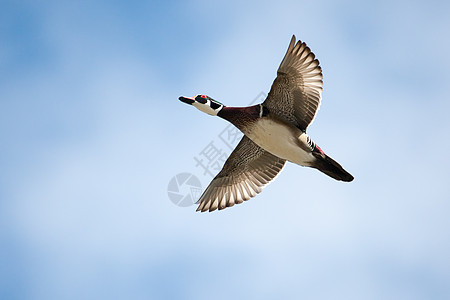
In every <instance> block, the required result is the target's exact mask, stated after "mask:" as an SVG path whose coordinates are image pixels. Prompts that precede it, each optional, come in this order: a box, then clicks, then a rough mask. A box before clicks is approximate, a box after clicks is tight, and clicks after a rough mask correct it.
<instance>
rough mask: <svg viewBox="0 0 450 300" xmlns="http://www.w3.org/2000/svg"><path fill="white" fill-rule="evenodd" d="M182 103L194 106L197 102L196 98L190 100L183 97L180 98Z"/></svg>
mask: <svg viewBox="0 0 450 300" xmlns="http://www.w3.org/2000/svg"><path fill="white" fill-rule="evenodd" d="M178 99H179V100H180V101H181V102H184V103H187V104H192V103H194V102H195V100H194V98H190V97H183V96H181V97H180V98H178Z"/></svg>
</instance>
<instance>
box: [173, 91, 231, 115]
mask: <svg viewBox="0 0 450 300" xmlns="http://www.w3.org/2000/svg"><path fill="white" fill-rule="evenodd" d="M178 99H180V100H181V102H184V103H187V104H190V105H192V106H194V107H196V108H198V109H199V110H201V111H202V112H205V113H207V114H208V115H212V116H217V114H218V113H219V111H220V110H221V109H222V108H223V107H224V106H225V105H223V104H222V103H220V102H219V101H216V100H214V99H213V98H211V97H209V96H206V95H197V96H195V97H192V98H190V97H183V96H181V97H180V98H178Z"/></svg>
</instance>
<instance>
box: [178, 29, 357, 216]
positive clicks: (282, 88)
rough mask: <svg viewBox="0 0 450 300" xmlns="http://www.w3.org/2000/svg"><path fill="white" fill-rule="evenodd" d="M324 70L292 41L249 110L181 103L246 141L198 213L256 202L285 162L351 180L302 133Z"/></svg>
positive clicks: (201, 98) (208, 101) (201, 99)
mask: <svg viewBox="0 0 450 300" xmlns="http://www.w3.org/2000/svg"><path fill="white" fill-rule="evenodd" d="M321 93H322V70H321V68H320V67H319V62H318V60H317V59H315V57H314V54H313V53H312V52H311V50H310V49H309V48H308V47H307V46H306V44H305V43H301V42H298V43H297V44H295V36H293V37H292V40H291V43H290V45H289V48H288V51H287V53H286V55H285V57H284V59H283V61H282V62H281V65H280V67H279V69H278V76H277V78H276V79H275V81H274V83H273V85H272V89H271V90H270V92H269V95H268V97H267V99H266V100H265V101H264V102H263V103H261V104H258V105H254V106H249V107H226V106H224V105H223V104H221V103H220V102H217V101H215V100H213V99H212V98H210V97H208V96H205V95H197V96H196V97H195V98H188V97H180V100H181V101H183V102H185V103H188V104H191V105H193V106H195V107H197V108H198V109H199V110H201V111H203V112H205V113H208V114H210V115H215V116H219V117H221V118H223V119H225V120H227V121H229V122H231V123H232V124H234V125H235V126H236V127H237V128H239V129H240V130H241V131H242V132H243V133H244V137H243V138H242V140H241V142H240V143H239V144H238V146H237V147H236V149H235V150H234V151H233V153H231V155H230V157H229V158H228V159H227V161H226V162H225V165H224V166H223V168H222V170H221V171H220V172H219V174H218V175H217V176H216V177H215V178H214V179H213V181H212V182H211V184H210V185H209V186H208V188H207V189H206V190H205V192H204V193H203V195H202V196H201V197H200V199H199V201H198V203H199V204H200V205H199V207H198V209H197V210H200V211H207V210H209V211H213V210H215V209H217V208H219V209H223V208H225V207H229V206H233V205H234V204H236V203H241V202H243V201H245V200H248V199H250V198H251V197H254V196H255V195H256V194H257V193H259V192H261V189H262V187H264V186H265V185H266V184H267V183H269V182H270V181H271V180H273V178H274V177H275V176H276V175H277V174H278V173H279V172H280V171H281V169H282V168H283V166H284V164H285V162H286V161H290V162H293V163H295V164H298V165H301V166H307V167H312V168H316V169H318V170H320V171H321V172H323V173H325V174H327V175H329V176H331V177H333V178H334V179H336V180H342V181H352V180H353V176H352V175H350V174H349V173H348V172H347V171H345V170H344V169H343V168H342V167H341V165H339V164H338V163H337V162H336V161H334V160H333V159H331V158H330V157H329V156H327V155H326V154H325V153H324V152H323V151H322V150H321V149H320V148H319V147H318V146H317V145H316V144H315V143H314V142H313V141H312V140H311V139H310V138H309V136H308V135H307V134H306V128H307V127H308V125H309V124H310V123H311V122H312V121H313V119H314V117H315V115H316V112H317V110H318V108H319V105H320V100H321Z"/></svg>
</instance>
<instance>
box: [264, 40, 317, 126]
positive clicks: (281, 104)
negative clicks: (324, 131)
mask: <svg viewBox="0 0 450 300" xmlns="http://www.w3.org/2000/svg"><path fill="white" fill-rule="evenodd" d="M295 40H296V39H295V35H294V36H292V39H291V42H290V44H289V47H288V50H287V52H286V55H285V56H284V58H283V60H282V61H281V64H280V67H279V68H278V74H277V78H275V80H274V82H273V84H272V88H271V89H270V92H269V95H268V96H267V99H266V100H265V101H264V106H266V107H267V108H268V109H269V111H271V110H272V111H276V112H277V114H278V115H280V116H281V117H284V118H285V119H286V120H287V121H289V122H291V123H293V124H295V125H296V126H297V127H298V128H300V129H302V130H304V131H305V130H306V128H307V127H308V126H309V125H310V124H311V123H312V121H313V120H314V117H315V116H316V113H317V111H318V110H319V106H320V102H321V99H322V90H323V81H322V79H323V75H322V69H321V68H320V65H319V61H318V60H317V59H316V58H315V55H314V53H312V52H311V49H309V47H308V46H307V45H306V44H305V43H304V42H301V41H298V42H297V43H296V42H295Z"/></svg>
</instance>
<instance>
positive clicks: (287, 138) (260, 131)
mask: <svg viewBox="0 0 450 300" xmlns="http://www.w3.org/2000/svg"><path fill="white" fill-rule="evenodd" d="M244 133H245V134H246V135H247V136H248V137H249V138H250V139H251V140H252V141H253V142H254V143H255V144H257V145H258V146H260V147H261V148H263V149H265V150H267V151H269V152H270V153H272V154H273V155H276V156H278V157H280V158H284V159H286V160H289V161H291V162H293V163H296V164H299V165H302V166H309V165H310V163H311V162H312V161H313V160H314V156H313V155H312V154H311V151H308V150H307V149H304V148H302V147H301V145H302V143H301V140H300V136H301V135H302V134H304V133H303V132H302V131H301V130H300V129H298V128H297V127H295V126H289V125H286V124H283V123H281V122H280V121H278V120H273V119H270V118H262V119H259V120H258V121H257V122H255V123H254V124H253V125H252V126H250V128H249V130H248V132H244Z"/></svg>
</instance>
